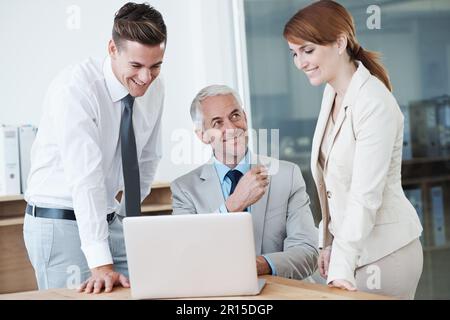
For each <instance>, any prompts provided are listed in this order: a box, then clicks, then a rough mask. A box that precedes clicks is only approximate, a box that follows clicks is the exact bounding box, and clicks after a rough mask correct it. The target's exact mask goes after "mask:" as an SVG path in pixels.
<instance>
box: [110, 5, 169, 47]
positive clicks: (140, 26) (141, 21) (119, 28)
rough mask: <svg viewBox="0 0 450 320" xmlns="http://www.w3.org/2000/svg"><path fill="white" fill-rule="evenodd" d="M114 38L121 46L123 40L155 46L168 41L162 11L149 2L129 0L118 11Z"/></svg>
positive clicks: (113, 33)
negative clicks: (132, 0)
mask: <svg viewBox="0 0 450 320" xmlns="http://www.w3.org/2000/svg"><path fill="white" fill-rule="evenodd" d="M112 38H113V40H114V42H115V44H116V46H117V47H118V48H119V47H120V44H121V41H122V40H130V41H136V42H139V43H142V44H146V45H150V46H154V45H159V44H161V43H163V42H164V43H166V42H167V29H166V25H165V23H164V19H163V17H162V15H161V13H160V12H159V11H158V10H156V9H155V8H153V7H152V6H150V5H149V4H148V3H141V4H138V3H134V2H128V3H126V4H125V5H124V6H123V7H122V8H120V9H119V11H118V12H117V13H116V15H115V18H114V26H113V30H112Z"/></svg>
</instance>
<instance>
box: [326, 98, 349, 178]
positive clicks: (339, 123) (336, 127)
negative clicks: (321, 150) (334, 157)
mask: <svg viewBox="0 0 450 320" xmlns="http://www.w3.org/2000/svg"><path fill="white" fill-rule="evenodd" d="M347 108H348V107H347V106H344V105H342V106H341V110H340V111H339V114H338V117H337V119H336V123H335V124H334V127H333V132H332V133H331V137H330V141H331V143H330V144H329V145H328V149H327V153H326V155H325V165H324V170H326V167H327V164H328V156H329V155H330V152H331V149H333V145H334V140H335V139H336V136H337V134H338V133H339V130H341V127H342V124H343V123H344V120H345V117H346V115H347Z"/></svg>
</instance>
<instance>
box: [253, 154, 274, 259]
mask: <svg viewBox="0 0 450 320" xmlns="http://www.w3.org/2000/svg"><path fill="white" fill-rule="evenodd" d="M251 160H252V161H251V162H250V163H251V164H252V165H251V167H252V168H253V167H254V166H255V165H257V164H259V163H261V164H264V165H267V166H268V165H269V163H268V158H266V157H261V156H258V155H254V154H251ZM269 179H270V178H269ZM271 184H272V182H271V181H270V182H269V186H268V187H267V191H266V192H265V193H264V195H263V196H262V197H261V199H259V200H258V201H257V202H256V203H254V204H253V205H252V209H251V215H252V221H253V230H254V234H253V236H254V238H255V250H256V255H261V250H262V240H263V235H264V222H265V220H266V209H267V201H268V199H269V193H270V186H271Z"/></svg>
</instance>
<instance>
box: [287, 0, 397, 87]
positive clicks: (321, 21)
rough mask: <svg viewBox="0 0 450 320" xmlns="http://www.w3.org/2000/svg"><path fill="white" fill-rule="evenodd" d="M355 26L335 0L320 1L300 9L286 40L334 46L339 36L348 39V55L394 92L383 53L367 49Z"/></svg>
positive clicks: (348, 14)
mask: <svg viewBox="0 0 450 320" xmlns="http://www.w3.org/2000/svg"><path fill="white" fill-rule="evenodd" d="M355 33H356V32H355V23H354V21H353V17H352V16H351V14H350V13H349V12H348V11H347V9H345V8H344V7H343V6H342V5H340V4H339V3H337V2H334V1H331V0H320V1H317V2H315V3H313V4H311V5H309V6H307V7H305V8H303V9H301V10H299V11H298V12H297V13H296V14H295V15H294V16H293V17H292V18H291V19H290V20H289V21H288V22H287V23H286V25H285V27H284V32H283V36H284V38H285V39H286V40H287V41H289V42H291V43H296V44H301V43H303V42H305V41H309V42H312V43H315V44H318V45H329V44H332V43H334V42H335V41H336V40H337V39H338V37H339V36H341V35H345V36H347V49H346V50H347V53H348V55H349V57H350V60H351V61H355V60H360V61H361V62H362V64H363V65H364V66H365V67H366V68H367V69H368V70H369V71H370V73H371V74H373V75H374V76H376V77H377V78H378V79H380V80H381V82H383V83H384V84H385V86H386V87H387V88H388V89H389V90H390V91H392V85H391V81H390V80H389V75H388V73H387V71H386V69H385V68H384V66H383V65H382V64H381V62H380V59H379V57H380V54H379V53H377V52H373V51H368V50H364V49H363V48H362V47H361V45H360V44H359V43H358V40H357V39H356V35H355Z"/></svg>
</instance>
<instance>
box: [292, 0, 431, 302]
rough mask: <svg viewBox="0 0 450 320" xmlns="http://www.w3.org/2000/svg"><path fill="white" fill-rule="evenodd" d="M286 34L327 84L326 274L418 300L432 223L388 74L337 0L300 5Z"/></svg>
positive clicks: (321, 127)
mask: <svg viewBox="0 0 450 320" xmlns="http://www.w3.org/2000/svg"><path fill="white" fill-rule="evenodd" d="M284 37H285V39H286V40H287V42H288V45H289V48H290V50H291V52H292V55H293V59H294V64H295V66H296V67H297V68H298V69H299V70H300V71H303V72H305V74H306V76H307V77H308V79H309V81H310V83H311V84H312V85H320V84H322V83H326V87H325V90H324V93H323V100H322V106H321V110H320V114H319V118H318V121H317V125H316V130H315V133H314V139H313V146H312V152H311V170H312V174H313V177H314V181H315V183H316V187H317V190H318V194H319V201H320V207H321V211H322V221H321V223H320V224H319V230H320V233H319V248H321V251H320V255H319V271H320V273H321V275H322V276H323V277H324V278H326V279H327V283H328V284H329V285H330V286H334V287H340V288H343V289H347V290H361V291H366V292H372V293H379V294H385V295H390V296H395V297H398V298H403V299H413V298H414V295H415V291H416V288H417V284H418V282H419V278H420V275H421V273H422V266H423V253H422V246H421V243H420V241H419V237H420V235H421V232H422V226H421V224H420V221H419V219H418V216H417V213H416V211H415V209H414V207H413V206H412V205H411V204H410V202H409V201H408V200H407V198H406V197H405V195H404V192H403V190H402V186H401V161H402V145H403V115H402V113H401V111H400V108H399V106H398V104H397V101H396V100H395V98H394V96H393V95H392V93H391V91H392V87H391V83H390V81H389V77H388V74H387V72H386V70H385V68H384V67H383V66H382V65H381V63H380V62H379V60H378V55H377V54H376V53H374V52H370V51H367V50H365V49H363V48H362V47H361V45H360V44H359V43H358V41H357V39H356V36H355V26H354V22H353V18H352V16H351V15H350V13H349V12H348V11H347V10H346V9H345V8H344V7H343V6H341V5H340V4H338V3H336V2H334V1H329V0H322V1H318V2H315V3H313V4H311V5H309V6H307V7H305V8H303V9H301V10H300V11H298V12H297V13H296V14H295V15H294V16H293V17H292V18H291V19H290V20H289V21H288V22H287V24H286V26H285V29H284Z"/></svg>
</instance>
